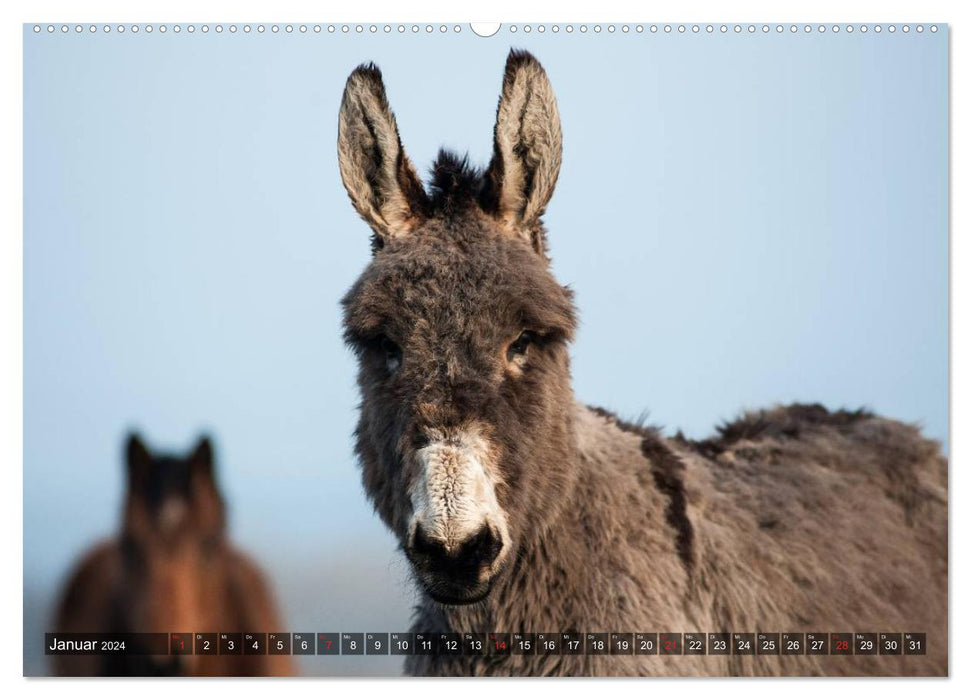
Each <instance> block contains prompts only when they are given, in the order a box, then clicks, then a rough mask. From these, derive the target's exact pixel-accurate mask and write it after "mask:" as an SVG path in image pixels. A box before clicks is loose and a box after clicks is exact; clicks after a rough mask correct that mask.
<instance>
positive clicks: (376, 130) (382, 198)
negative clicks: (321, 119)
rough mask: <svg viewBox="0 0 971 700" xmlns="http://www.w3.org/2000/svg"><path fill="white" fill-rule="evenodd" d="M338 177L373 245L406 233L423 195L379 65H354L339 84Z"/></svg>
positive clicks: (417, 218)
mask: <svg viewBox="0 0 971 700" xmlns="http://www.w3.org/2000/svg"><path fill="white" fill-rule="evenodd" d="M337 155H338V160H339V162H340V169H341V180H342V181H343V182H344V188H345V189H346V190H347V194H348V195H350V198H351V202H352V203H353V204H354V208H355V209H357V213H358V214H360V215H361V217H362V218H363V219H364V220H365V221H367V223H368V224H369V225H370V226H371V230H372V231H374V236H375V237H374V248H375V250H379V249H381V248H383V247H384V244H385V243H387V242H388V241H389V240H390V239H392V238H395V237H397V236H405V235H408V234H409V233H411V232H412V231H413V230H414V229H415V228H416V227H417V226H418V225H419V224H421V222H422V221H423V220H424V219H425V210H426V207H427V201H428V197H427V195H426V194H425V189H424V187H422V184H421V180H420V179H419V178H418V174H417V173H416V172H415V168H414V167H413V166H412V164H411V161H409V160H408V156H406V155H405V151H404V149H403V148H402V147H401V139H400V138H399V137H398V125H397V123H396V122H395V118H394V113H393V112H392V111H391V107H390V106H389V105H388V97H387V95H386V94H385V90H384V81H383V80H382V79H381V71H380V70H378V67H377V66H375V65H374V64H373V63H370V64H366V65H362V66H359V67H358V68H357V70H355V71H354V72H353V73H351V75H350V77H349V78H348V79H347V85H346V86H345V88H344V98H343V100H341V111H340V116H339V118H338V128H337Z"/></svg>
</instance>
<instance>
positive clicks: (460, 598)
mask: <svg viewBox="0 0 971 700" xmlns="http://www.w3.org/2000/svg"><path fill="white" fill-rule="evenodd" d="M419 581H420V582H421V586H422V588H423V589H424V590H425V592H426V593H427V594H428V596H429V597H430V598H431V599H432V600H434V601H435V602H436V603H439V604H440V605H472V604H474V603H478V602H481V601H483V600H485V599H486V597H488V595H489V593H490V591H491V590H492V579H489V580H488V581H485V582H483V583H479V584H476V585H472V586H467V585H463V584H459V583H455V582H452V581H444V580H434V579H432V580H429V579H428V578H427V577H426V576H421V575H419Z"/></svg>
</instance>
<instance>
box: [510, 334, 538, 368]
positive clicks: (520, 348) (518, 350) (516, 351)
mask: <svg viewBox="0 0 971 700" xmlns="http://www.w3.org/2000/svg"><path fill="white" fill-rule="evenodd" d="M535 339H536V336H534V335H533V333H532V332H531V331H523V332H522V333H520V334H519V337H518V338H516V340H514V341H513V342H512V343H511V344H510V345H509V348H508V349H507V350H506V360H507V361H508V362H512V361H513V360H515V359H516V357H518V356H520V355H525V354H526V350H527V349H528V348H529V346H530V344H531V343H532V342H533V341H534V340H535Z"/></svg>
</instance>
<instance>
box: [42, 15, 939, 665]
mask: <svg viewBox="0 0 971 700" xmlns="http://www.w3.org/2000/svg"><path fill="white" fill-rule="evenodd" d="M946 33H947V32H946V30H944V31H941V32H939V33H937V34H936V35H932V34H930V33H928V32H925V33H924V34H922V35H918V34H916V33H911V34H909V35H905V34H902V33H897V34H895V35H890V34H888V33H884V34H882V35H875V34H874V33H872V32H870V33H868V34H865V35H864V34H860V33H859V32H857V33H854V34H853V35H848V34H846V33H845V32H844V33H841V34H839V35H835V36H834V35H832V34H831V33H826V34H824V35H819V34H816V33H814V34H812V35H811V36H806V35H804V34H803V33H802V32H800V33H799V34H798V35H790V34H789V33H788V31H787V32H786V33H784V34H782V35H777V34H775V33H774V32H773V33H771V34H769V35H762V34H758V35H755V36H748V35H746V34H744V33H743V34H742V35H741V36H739V35H735V34H733V33H731V32H730V33H729V34H727V35H719V34H717V33H716V34H715V35H714V36H710V35H706V34H704V33H702V34H701V35H697V36H695V35H691V34H690V33H689V34H687V35H679V34H676V33H675V34H672V35H664V34H663V33H661V34H657V35H651V34H648V33H646V32H645V33H644V34H635V33H633V32H632V33H631V34H629V35H623V34H620V33H619V32H618V33H616V34H613V35H608V34H607V33H606V32H604V33H602V34H599V35H595V34H593V33H592V32H590V33H587V34H582V35H581V34H580V33H578V32H575V33H574V34H572V35H567V34H565V33H563V32H561V33H560V34H558V35H552V34H550V33H547V34H545V35H537V34H536V33H533V34H531V35H529V36H526V35H524V34H523V33H522V32H521V31H520V32H519V33H517V34H516V35H510V34H509V33H508V32H507V31H505V30H503V31H502V32H500V34H499V35H497V36H495V37H492V38H490V39H481V38H477V37H475V36H473V35H471V34H470V33H469V32H468V31H467V28H466V31H464V32H463V33H462V34H461V35H454V34H452V33H449V34H447V35H441V34H439V33H438V32H437V31H436V32H435V33H434V34H433V35H431V36H427V35H424V34H421V35H417V36H416V35H413V34H411V33H410V32H409V33H407V34H405V35H403V36H399V35H398V34H396V33H392V34H391V35H383V34H381V33H380V32H379V34H378V35H368V34H367V33H365V34H364V35H355V34H354V33H353V32H352V33H351V34H350V35H341V34H340V33H338V34H336V35H328V34H327V33H326V31H325V32H324V33H322V34H319V35H315V34H313V33H310V32H308V33H307V34H306V35H300V34H298V33H294V34H293V35H287V34H284V33H283V32H281V33H280V34H279V35H272V34H270V33H267V34H266V35H262V36H260V35H256V34H255V33H254V34H251V35H243V34H242V33H238V34H236V35H230V34H229V33H228V32H224V33H223V34H222V35H216V34H215V33H212V32H210V33H209V34H208V35H205V36H203V35H201V34H200V33H196V34H195V35H188V34H186V33H183V34H181V35H175V34H173V33H171V32H169V33H167V34H165V35H162V34H159V33H158V32H157V31H156V32H155V33H153V34H151V35H147V34H145V33H144V32H141V33H139V34H138V35H132V34H131V33H130V32H126V33H125V34H124V35H122V36H118V35H116V34H115V33H114V32H113V33H112V34H110V35H104V34H102V33H101V32H100V31H99V33H98V34H96V35H90V34H88V33H87V31H85V33H84V34H82V35H79V36H76V35H75V34H74V32H73V29H72V31H71V32H70V33H69V34H68V35H61V34H60V33H59V32H58V33H57V34H55V35H53V36H52V35H48V34H47V33H46V32H45V33H43V34H41V35H39V36H38V35H34V34H33V33H32V32H31V31H30V29H29V28H25V36H24V46H25V49H24V50H25V70H24V98H25V99H24V124H25V135H24V136H25V143H24V163H25V167H24V175H25V196H24V212H25V219H24V220H25V231H24V588H25V591H24V594H25V598H24V599H25V643H26V644H28V645H29V646H28V647H27V649H26V651H25V670H26V671H28V672H30V673H37V672H43V669H44V667H43V661H42V659H41V658H40V657H38V656H37V655H36V654H35V653H34V651H33V649H34V648H35V647H39V644H40V642H39V640H40V639H41V637H40V632H42V631H43V628H44V627H45V625H46V624H47V619H48V616H49V614H50V605H51V602H52V596H53V595H54V592H55V587H56V586H57V585H59V583H60V581H61V579H62V577H63V576H64V575H65V573H66V571H67V568H68V566H69V565H70V564H71V562H72V560H73V559H74V558H75V557H76V556H77V555H78V554H79V553H80V552H81V551H82V550H83V549H84V548H85V547H86V546H88V545H89V544H91V542H92V541H93V540H95V539H96V538H98V537H100V536H103V535H107V534H110V533H111V532H112V531H113V528H114V527H115V525H116V522H117V518H118V506H119V498H120V490H121V487H122V481H121V475H122V471H121V462H120V453H121V444H122V439H123V435H124V433H125V431H126V430H127V429H128V428H130V427H137V428H139V429H141V430H143V431H144V434H145V436H146V437H147V438H148V439H149V441H151V442H152V443H154V444H156V445H158V446H163V447H169V448H173V449H180V450H181V449H184V448H188V446H189V444H190V442H191V441H192V440H193V439H194V438H195V436H196V435H197V434H198V433H199V432H200V431H202V430H207V431H210V432H211V433H212V434H213V435H214V437H215V439H216V441H217V447H218V457H219V460H220V467H221V474H222V480H223V484H224V487H225V490H226V492H227V494H228V497H229V500H230V503H231V507H232V519H231V525H232V530H233V533H234V536H235V538H236V540H237V541H239V542H240V543H241V544H243V546H245V548H246V549H247V550H249V551H250V552H252V553H253V554H254V555H255V556H257V558H258V559H259V560H260V561H262V562H263V564H264V565H265V566H266V567H267V568H268V569H270V570H271V571H273V572H274V581H275V584H276V588H277V590H278V592H279V594H280V597H281V600H282V601H283V605H284V608H285V612H286V615H287V624H288V626H289V627H290V628H291V629H294V630H300V629H306V630H308V631H325V630H334V631H375V630H386V631H395V630H399V631H400V630H403V629H406V628H407V624H408V623H407V620H408V612H409V611H408V607H407V606H408V604H409V602H410V601H411V599H412V594H411V592H410V590H409V584H408V577H407V569H406V567H405V565H404V564H403V562H402V561H401V560H400V559H399V558H398V555H396V554H395V553H394V542H393V540H392V539H391V537H390V536H389V535H388V534H386V532H385V530H384V528H383V526H382V525H381V524H380V523H379V521H378V520H377V518H376V517H375V516H373V515H372V513H371V508H370V506H369V505H368V503H367V502H366V500H365V498H364V496H363V493H362V490H361V487H360V485H359V478H358V472H357V469H356V467H355V464H354V460H353V457H352V453H351V437H350V436H351V431H352V429H353V425H354V421H355V405H356V400H357V397H356V389H355V387H354V380H353V375H354V362H353V361H352V357H351V356H350V354H349V353H348V352H347V351H346V350H345V349H344V347H343V346H342V344H341V339H340V326H339V309H338V300H339V298H340V297H341V295H342V294H343V292H344V290H346V289H347V287H348V286H349V285H350V284H351V282H352V281H353V279H354V278H355V276H356V275H357V274H358V273H359V271H360V270H361V269H362V268H363V266H364V265H365V264H366V262H367V260H368V256H369V248H368V235H367V234H368V232H367V229H366V227H365V225H364V224H363V223H362V222H361V221H359V220H358V219H357V217H356V215H355V214H354V212H353V210H352V209H351V206H350V204H349V202H348V201H347V198H346V195H345V193H344V191H343V189H342V187H341V184H340V180H339V176H338V169H337V163H336V155H335V139H336V117H337V108H338V103H339V100H340V96H341V91H342V89H343V84H344V80H345V79H346V77H347V74H348V73H349V72H350V71H351V70H352V69H353V67H354V66H355V65H356V64H358V63H360V62H362V61H365V60H375V61H376V62H378V63H379V64H380V66H381V68H382V70H383V71H384V75H385V79H386V83H387V85H388V92H389V96H390V100H391V103H392V106H393V108H394V109H395V111H396V113H397V115H398V124H399V127H400V130H401V135H402V138H403V140H404V143H405V146H406V149H407V150H408V152H409V154H410V155H411V156H412V158H413V160H414V161H415V162H416V163H418V164H420V167H421V168H422V169H423V172H424V170H425V169H426V168H427V166H428V165H429V164H430V162H431V160H432V158H433V157H434V154H435V152H436V150H437V149H438V147H439V145H442V144H445V145H448V146H453V147H457V148H459V149H462V150H465V149H468V150H469V152H470V154H471V156H472V157H473V159H475V160H476V161H478V162H480V163H482V162H484V161H485V160H486V159H487V158H488V155H489V152H490V148H491V130H492V124H493V119H494V111H495V103H496V98H497V94H498V90H499V84H500V77H501V70H502V66H503V62H504V60H505V56H506V53H507V51H508V50H509V47H510V45H514V46H519V47H527V48H529V49H531V50H533V51H534V52H535V53H536V55H537V56H538V57H539V58H540V60H541V61H542V62H543V63H544V65H545V66H546V68H547V70H548V72H549V74H550V77H551V79H552V82H553V85H554V88H555V90H556V93H557V97H558V101H559V108H560V113H561V115H562V119H563V132H564V158H563V169H562V173H561V176H560V182H559V187H558V188H557V192H556V194H555V196H554V199H553V201H552V203H551V205H550V208H549V214H548V217H547V223H548V228H549V231H550V242H551V246H552V254H553V256H554V268H555V272H556V274H557V275H558V277H559V278H560V280H561V281H563V282H564V283H568V284H570V285H571V286H572V287H573V288H574V289H575V290H576V293H577V302H578V304H579V307H580V311H581V315H582V326H581V330H580V333H579V337H578V338H577V341H576V343H575V347H574V352H573V356H574V361H573V370H574V377H575V387H576V391H577V394H578V395H579V397H581V398H582V399H584V400H586V401H588V402H591V403H596V404H600V405H604V406H609V407H612V408H614V409H616V410H617V411H618V412H619V413H620V414H621V415H623V416H626V417H635V416H637V415H639V414H641V413H642V412H644V411H650V418H651V420H652V421H654V422H657V423H660V424H663V425H664V426H665V427H666V428H667V429H668V430H671V431H673V430H674V429H676V428H682V429H684V430H685V431H686V432H687V433H688V434H689V435H691V436H698V437H700V436H704V435H706V434H708V433H710V432H711V431H712V429H713V427H714V426H715V424H717V423H718V422H720V421H722V420H725V419H729V418H731V417H733V416H735V415H736V414H737V413H738V412H739V410H741V409H743V408H752V407H759V406H766V405H770V404H772V403H775V402H786V401H793V400H802V401H820V402H823V403H825V404H826V405H828V406H830V407H840V406H850V407H856V406H860V405H866V406H869V407H871V408H872V409H874V410H876V411H879V412H881V413H884V414H887V415H889V416H893V417H896V418H900V419H903V420H907V421H916V422H920V423H922V424H923V425H924V426H925V429H926V432H927V434H929V435H931V436H933V437H935V438H937V439H940V440H944V441H946V439H947V435H948V422H947V421H948V413H947V408H948V406H947V386H948V385H947V381H948V373H947V372H948V370H947V360H948V346H947V334H948V326H947V319H948V306H947V301H948V297H947V288H948V280H947V272H948V268H947V261H948V248H947V205H948V201H947V196H948V195H947V191H948V181H947V177H948V167H947V80H948V79H947V38H946ZM339 662H343V665H338V664H339ZM303 668H304V670H306V671H309V672H315V673H319V672H331V671H339V672H344V673H370V672H395V671H396V670H397V668H398V662H397V661H395V660H390V659H389V660H386V661H385V662H384V663H381V662H378V661H375V660H370V659H364V660H347V659H343V660H337V661H335V660H327V659H323V660H321V659H312V660H310V661H307V662H305V663H304V666H303Z"/></svg>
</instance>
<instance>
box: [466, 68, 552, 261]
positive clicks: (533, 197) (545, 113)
mask: <svg viewBox="0 0 971 700" xmlns="http://www.w3.org/2000/svg"><path fill="white" fill-rule="evenodd" d="M562 153H563V136H562V134H561V132H560V114H559V112H558V111H557V109H556V97H555V96H554V95H553V87H552V86H551V85H550V81H549V78H547V77H546V71H544V70H543V66H541V65H540V63H539V61H537V60H536V59H535V58H533V56H532V54H530V53H528V52H526V51H517V50H515V49H513V50H512V51H510V52H509V58H508V59H507V60H506V72H505V76H504V77H503V80H502V95H501V96H500V97H499V109H498V111H497V115H496V128H495V135H494V143H493V152H492V161H491V163H490V164H489V170H488V172H487V173H486V182H487V183H488V191H487V193H486V197H485V207H486V209H487V210H490V211H492V213H494V214H495V215H496V216H498V217H499V219H500V221H502V223H503V225H504V227H505V228H506V229H507V230H508V231H509V232H510V233H512V234H515V235H519V236H522V237H524V238H526V240H527V241H529V243H530V244H531V245H532V246H533V248H535V249H536V251H537V252H538V253H544V252H545V251H544V249H545V241H544V240H543V239H544V234H543V227H542V222H541V221H540V217H541V216H542V215H543V212H544V211H545V210H546V205H547V203H548V202H549V201H550V197H552V196H553V188H554V187H555V186H556V178H557V176H558V175H559V173H560V160H561V158H562Z"/></svg>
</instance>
